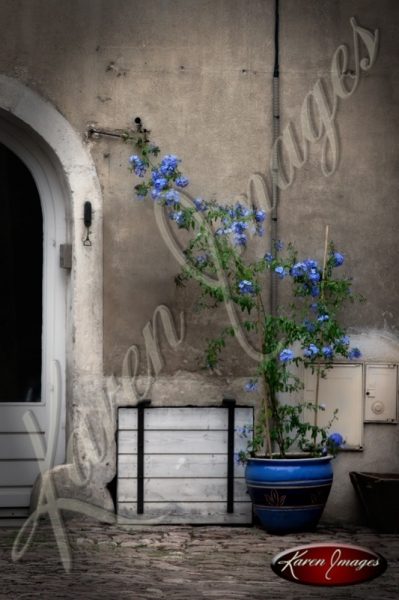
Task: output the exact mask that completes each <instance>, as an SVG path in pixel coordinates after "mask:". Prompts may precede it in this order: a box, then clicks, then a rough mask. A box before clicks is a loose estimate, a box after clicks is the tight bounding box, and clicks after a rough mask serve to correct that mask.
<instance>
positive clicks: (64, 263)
mask: <svg viewBox="0 0 399 600" xmlns="http://www.w3.org/2000/svg"><path fill="white" fill-rule="evenodd" d="M60 267H61V269H72V244H61V245H60Z"/></svg>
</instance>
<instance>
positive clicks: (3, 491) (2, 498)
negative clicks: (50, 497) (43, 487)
mask: <svg viewBox="0 0 399 600" xmlns="http://www.w3.org/2000/svg"><path fill="white" fill-rule="evenodd" d="M31 489H32V488H31V487H21V488H12V487H10V488H0V507H10V508H11V507H15V508H17V507H19V506H29V504H30V493H31Z"/></svg>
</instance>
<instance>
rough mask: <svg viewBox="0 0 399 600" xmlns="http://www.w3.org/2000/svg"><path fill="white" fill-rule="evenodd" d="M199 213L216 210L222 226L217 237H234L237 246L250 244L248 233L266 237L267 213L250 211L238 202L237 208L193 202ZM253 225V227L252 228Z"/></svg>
mask: <svg viewBox="0 0 399 600" xmlns="http://www.w3.org/2000/svg"><path fill="white" fill-rule="evenodd" d="M193 203H194V207H195V209H196V211H197V212H206V211H207V210H209V209H210V208H214V209H215V210H216V211H220V213H221V217H220V218H221V226H220V227H218V229H216V231H215V235H217V236H223V235H230V234H231V235H233V236H234V243H235V244H236V245H237V246H246V245H247V242H248V231H251V232H252V233H255V234H256V235H258V236H260V237H261V236H263V235H264V229H263V226H262V223H263V222H264V221H265V219H266V212H265V211H264V210H261V209H253V210H252V209H250V208H248V207H247V206H245V205H243V204H241V203H240V202H237V203H236V204H235V206H229V205H225V206H222V205H215V204H212V203H206V202H205V201H204V200H202V198H196V199H195V200H193ZM251 223H252V227H251Z"/></svg>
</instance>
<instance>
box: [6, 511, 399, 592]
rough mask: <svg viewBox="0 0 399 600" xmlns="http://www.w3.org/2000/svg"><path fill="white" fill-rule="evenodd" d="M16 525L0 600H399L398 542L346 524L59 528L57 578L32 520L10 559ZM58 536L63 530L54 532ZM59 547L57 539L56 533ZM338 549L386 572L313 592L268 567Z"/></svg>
mask: <svg viewBox="0 0 399 600" xmlns="http://www.w3.org/2000/svg"><path fill="white" fill-rule="evenodd" d="M18 531H19V529H18V528H11V527H2V528H0V573H1V586H0V598H1V599H3V598H7V599H11V600H19V599H26V598H43V599H44V600H46V599H49V600H50V599H55V598H68V599H69V598H71V599H72V598H73V599H74V598H79V599H80V598H84V599H93V600H94V599H96V600H97V599H107V600H117V599H118V600H119V599H121V600H124V599H134V600H135V599H137V600H147V599H148V600H149V599H151V600H157V599H163V598H165V599H166V598H167V599H168V600H169V599H174V600H197V599H198V600H200V599H201V600H204V599H210V600H211V599H220V600H241V599H243V600H244V599H246V600H279V599H284V600H297V599H298V600H299V599H300V600H303V599H308V598H310V599H318V600H319V599H320V598H323V599H324V598H334V600H348V599H352V598H357V599H359V600H360V599H362V600H364V599H367V598H373V599H374V598H378V600H388V599H389V600H391V599H392V600H393V599H395V600H397V599H398V598H399V535H396V534H395V535H394V534H380V533H376V532H373V531H372V530H370V529H366V528H361V527H353V528H346V529H337V528H332V527H327V526H323V527H319V528H318V530H317V532H314V533H310V534H296V535H287V536H283V537H280V536H271V535H268V534H267V533H265V532H264V531H263V530H261V529H259V528H257V527H222V526H221V527H217V526H211V527H190V526H153V527H149V526H145V527H144V526H137V527H129V528H126V527H125V528H124V527H122V526H116V525H106V524H100V523H98V522H95V521H92V520H88V519H87V520H85V521H82V520H79V521H78V520H69V521H68V522H67V524H66V525H65V526H64V531H65V533H66V541H67V547H66V549H65V550H64V556H66V555H67V552H68V548H69V550H70V555H71V559H72V563H71V570H70V572H66V571H65V569H64V566H63V564H62V562H61V558H60V552H59V548H58V546H57V542H56V538H55V535H54V531H53V529H52V527H51V525H50V523H49V522H48V521H40V522H39V523H38V527H37V529H36V531H35V532H34V535H33V538H32V540H31V543H30V545H29V546H28V547H27V548H26V551H25V552H24V553H23V554H22V556H21V557H20V559H19V560H16V561H13V559H12V555H11V550H12V546H13V542H14V540H15V537H16V535H17V533H18ZM59 531H62V529H61V530H59ZM57 539H58V540H59V541H60V539H61V537H60V534H58V535H57ZM329 541H335V542H343V543H353V544H357V545H360V546H364V547H366V548H369V549H371V550H374V551H377V552H380V553H381V554H382V555H383V556H384V557H385V558H386V559H387V561H388V569H387V571H386V572H385V573H384V574H383V575H382V576H380V577H378V578H377V579H374V580H373V581H371V582H368V583H362V584H359V585H355V586H345V587H334V588H324V587H323V588H320V587H313V586H305V585H298V584H295V583H289V582H287V581H284V580H283V579H280V578H279V577H277V575H275V574H274V573H273V571H272V570H271V568H270V562H271V559H272V557H273V556H274V555H275V554H276V553H277V552H280V551H282V550H284V549H288V548H292V547H294V546H297V545H301V544H307V543H312V542H319V543H320V542H329Z"/></svg>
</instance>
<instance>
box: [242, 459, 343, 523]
mask: <svg viewBox="0 0 399 600" xmlns="http://www.w3.org/2000/svg"><path fill="white" fill-rule="evenodd" d="M331 459H332V456H323V457H321V458H305V457H301V458H250V459H249V460H248V462H247V466H246V470H245V478H246V482H247V486H248V492H249V495H250V496H251V500H252V503H253V506H254V510H255V514H256V515H257V516H258V518H259V519H260V522H261V524H262V526H263V527H264V528H265V529H266V530H267V531H268V532H269V533H276V534H283V533H290V532H295V531H310V530H312V529H314V528H315V527H316V525H317V523H318V521H319V519H320V517H321V514H322V512H323V509H324V506H325V504H326V502H327V498H328V495H329V493H330V489H331V485H332V480H333V470H332V465H331Z"/></svg>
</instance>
